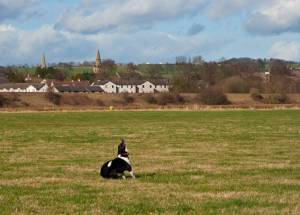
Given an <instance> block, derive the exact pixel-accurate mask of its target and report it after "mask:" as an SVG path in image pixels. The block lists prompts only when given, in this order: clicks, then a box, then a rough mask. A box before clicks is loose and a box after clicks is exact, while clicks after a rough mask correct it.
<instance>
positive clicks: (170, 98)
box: [157, 93, 185, 105]
mask: <svg viewBox="0 0 300 215" xmlns="http://www.w3.org/2000/svg"><path fill="white" fill-rule="evenodd" d="M184 102H185V99H184V97H182V96H181V95H180V94H179V93H162V94H160V95H159V96H158V98H157V103H158V104H159V105H167V104H183V103H184Z"/></svg>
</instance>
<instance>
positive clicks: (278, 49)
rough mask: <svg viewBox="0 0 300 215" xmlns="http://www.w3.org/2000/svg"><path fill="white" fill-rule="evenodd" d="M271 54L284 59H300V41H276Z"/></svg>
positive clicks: (270, 51)
mask: <svg viewBox="0 0 300 215" xmlns="http://www.w3.org/2000/svg"><path fill="white" fill-rule="evenodd" d="M269 54H270V56H271V57H273V58H280V59H284V60H292V61H300V42H295V41H278V42H275V43H274V44H273V45H272V47H271V49H270V50H269Z"/></svg>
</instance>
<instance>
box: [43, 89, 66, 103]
mask: <svg viewBox="0 0 300 215" xmlns="http://www.w3.org/2000/svg"><path fill="white" fill-rule="evenodd" d="M46 98H47V99H48V101H50V102H51V103H53V104H55V105H60V104H61V100H62V95H61V94H59V93H54V92H52V91H49V92H48V93H46Z"/></svg>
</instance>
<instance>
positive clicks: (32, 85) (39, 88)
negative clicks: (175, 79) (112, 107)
mask: <svg viewBox="0 0 300 215" xmlns="http://www.w3.org/2000/svg"><path fill="white" fill-rule="evenodd" d="M39 67H40V68H41V69H47V68H48V65H47V61H46V57H45V55H44V54H43V56H42V60H41V64H40V65H39ZM92 70H93V73H94V74H97V75H99V74H101V73H103V69H102V63H101V57H100V52H99V50H98V52H97V55H96V63H95V64H94V65H93V66H92ZM25 81H26V83H4V84H0V92H3V93H46V92H50V91H51V92H55V93H163V92H169V89H170V84H169V81H168V80H166V79H155V80H133V79H132V80H130V79H118V80H96V81H95V82H93V83H90V82H89V81H81V80H80V79H78V80H72V81H58V80H47V79H42V80H41V79H35V81H34V82H33V78H32V77H31V76H30V75H27V77H26V78H25Z"/></svg>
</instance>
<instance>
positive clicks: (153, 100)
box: [144, 94, 157, 104]
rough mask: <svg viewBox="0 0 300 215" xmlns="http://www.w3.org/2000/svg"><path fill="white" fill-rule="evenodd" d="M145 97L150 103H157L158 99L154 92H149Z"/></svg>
mask: <svg viewBox="0 0 300 215" xmlns="http://www.w3.org/2000/svg"><path fill="white" fill-rule="evenodd" d="M144 99H145V101H146V102H147V103H149V104H157V99H156V98H155V97H154V96H153V95H152V94H147V95H145V96H144Z"/></svg>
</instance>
